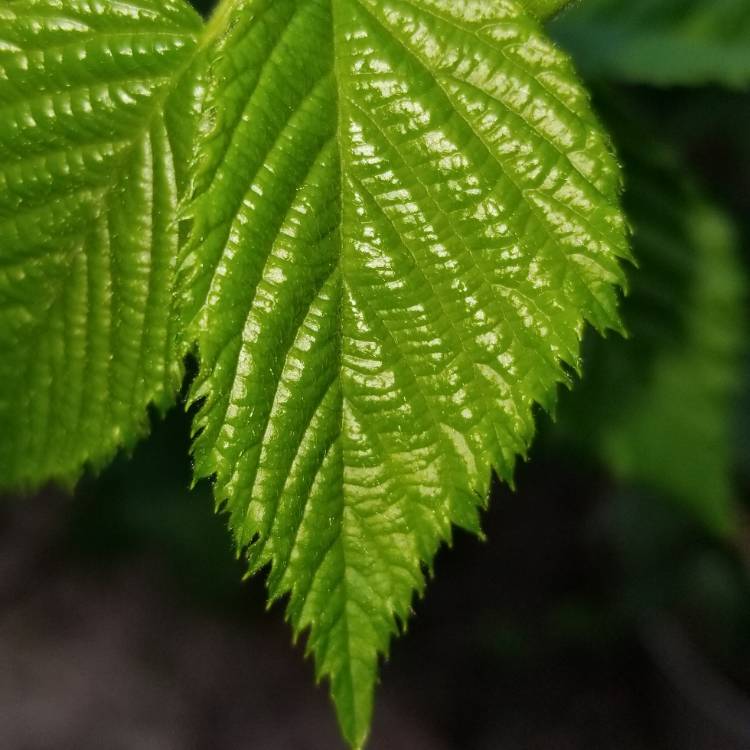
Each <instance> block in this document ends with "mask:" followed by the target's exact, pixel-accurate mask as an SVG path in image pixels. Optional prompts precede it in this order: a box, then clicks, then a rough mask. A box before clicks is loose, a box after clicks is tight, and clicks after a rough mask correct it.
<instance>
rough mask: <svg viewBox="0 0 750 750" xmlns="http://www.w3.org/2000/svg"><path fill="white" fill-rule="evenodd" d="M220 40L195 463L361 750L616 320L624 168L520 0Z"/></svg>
mask: <svg viewBox="0 0 750 750" xmlns="http://www.w3.org/2000/svg"><path fill="white" fill-rule="evenodd" d="M212 31H213V35H214V38H215V40H216V41H215V42H213V43H211V44H209V45H208V48H207V56H208V57H209V58H210V65H209V71H210V72H209V76H208V79H207V80H208V85H207V88H206V98H205V102H204V106H205V112H204V118H203V125H202V136H201V138H200V140H199V143H198V149H197V152H196V160H195V166H194V174H193V192H192V200H191V202H190V204H189V205H188V206H187V207H186V209H185V216H186V217H190V218H192V221H193V227H192V236H191V239H190V241H189V243H188V244H187V246H186V248H185V250H184V252H183V254H182V259H181V268H180V273H179V289H180V298H181V313H180V314H181V317H182V321H183V322H182V325H183V327H184V329H185V332H186V341H187V342H188V343H189V344H192V343H193V342H195V343H196V344H197V353H198V356H199V359H200V372H199V375H198V377H197V380H196V382H195V384H194V386H193V389H192V401H193V402H202V406H201V408H200V411H199V412H198V414H197V417H196V423H195V430H196V435H197V437H196V440H195V447H194V455H195V471H196V475H197V476H198V477H208V476H215V477H216V484H215V493H216V498H217V501H218V502H219V504H221V505H225V506H226V508H227V509H228V511H229V513H230V525H231V528H232V530H233V532H234V535H235V538H236V543H237V545H238V547H239V548H241V549H245V550H246V552H247V556H248V559H249V564H250V570H251V571H253V572H254V571H257V570H259V569H260V568H262V567H264V566H266V565H268V564H270V574H269V579H268V585H269V591H270V597H271V599H272V600H273V599H276V598H278V597H281V596H282V595H284V594H288V595H289V603H288V615H289V618H290V620H291V622H292V623H293V625H294V628H295V630H296V631H297V632H300V631H302V630H305V629H309V640H308V646H309V649H310V650H311V651H312V652H313V653H314V655H315V659H316V663H317V671H318V674H319V675H321V676H323V675H326V676H329V677H330V679H331V683H332V693H333V696H334V699H335V702H336V705H337V709H338V715H339V719H340V723H341V726H342V729H343V732H344V734H345V736H346V737H347V739H348V740H349V741H350V742H351V743H352V744H353V745H355V746H360V745H361V744H362V742H363V741H364V738H365V736H366V734H367V731H368V728H369V723H370V716H371V711H372V695H373V685H374V683H375V680H376V671H377V661H378V654H379V653H384V652H386V651H387V649H388V643H389V639H390V637H391V635H392V633H393V632H394V631H395V630H396V629H397V626H398V624H399V623H403V622H404V621H405V620H406V618H407V617H408V615H409V611H410V604H411V600H412V596H413V594H414V592H415V591H418V592H421V591H422V589H423V586H424V579H423V570H424V566H426V565H429V564H430V562H431V560H432V558H433V556H434V554H435V552H436V550H437V548H438V546H439V544H440V543H441V541H443V540H449V539H450V537H451V528H452V525H454V524H455V525H458V526H460V527H463V528H466V529H470V530H473V531H477V530H478V529H479V518H478V515H479V508H481V507H482V506H483V505H484V504H485V502H486V498H487V493H488V487H489V481H490V473H491V470H492V468H493V467H494V468H495V469H496V470H497V471H498V472H499V474H500V475H501V476H502V477H503V478H504V479H506V480H510V478H511V475H512V471H513V465H514V462H515V457H516V456H517V454H523V453H524V452H525V451H526V448H527V446H528V444H529V441H530V440H531V437H532V433H533V431H534V420H533V408H534V405H535V404H536V403H541V404H545V405H549V404H550V403H551V402H552V401H553V400H554V398H555V389H556V385H557V383H558V382H560V381H561V380H563V379H564V378H565V367H564V363H565V364H567V365H569V366H573V367H576V366H577V363H578V356H579V340H580V336H581V333H582V328H583V323H584V321H586V320H588V321H590V322H591V323H593V324H594V325H595V326H596V327H597V328H598V329H600V330H604V329H606V328H607V327H616V326H617V325H618V318H617V313H616V301H617V300H616V298H617V285H619V284H621V283H622V281H623V274H622V270H621V267H620V263H619V261H618V258H620V257H624V256H626V255H627V242H626V238H625V231H624V222H623V219H622V216H621V214H620V211H619V208H618V205H617V193H618V188H619V179H620V178H619V170H618V166H617V164H616V162H615V160H614V159H613V157H612V154H611V152H610V148H609V143H608V140H607V138H606V136H605V135H604V134H603V132H602V130H601V128H600V127H599V125H598V123H597V121H596V119H595V118H594V117H593V115H592V113H591V111H590V109H589V104H588V98H587V96H586V94H585V92H584V91H583V89H582V88H581V86H580V85H579V84H578V82H577V79H576V77H575V75H574V73H573V70H572V68H571V65H570V63H569V62H568V60H567V59H566V57H565V56H564V55H563V54H561V53H560V52H559V51H558V50H556V49H555V48H554V47H553V46H552V44H551V43H550V42H549V41H548V40H547V39H546V38H545V36H544V35H543V33H542V32H541V31H540V29H539V27H538V24H537V21H536V20H535V19H534V18H533V17H532V16H531V15H530V14H529V13H528V12H527V11H525V10H524V8H523V6H521V5H520V4H519V3H518V2H516V0H499V2H493V3H482V2H468V3H456V2H453V0H389V2H387V3H383V2H380V1H379V0H235V1H234V2H229V3H226V4H225V5H224V6H223V7H222V8H220V10H219V12H218V14H217V16H216V17H215V19H214V20H213V21H212Z"/></svg>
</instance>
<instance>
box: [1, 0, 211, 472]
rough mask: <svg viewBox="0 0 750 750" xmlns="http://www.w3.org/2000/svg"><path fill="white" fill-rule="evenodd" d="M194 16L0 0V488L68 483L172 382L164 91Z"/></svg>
mask: <svg viewBox="0 0 750 750" xmlns="http://www.w3.org/2000/svg"><path fill="white" fill-rule="evenodd" d="M200 23H201V22H200V19H199V18H198V16H197V15H196V14H195V13H194V12H193V11H192V10H191V9H190V7H189V6H188V5H186V4H185V3H183V2H182V1H181V0H167V1H165V0H138V2H107V3H91V2H84V1H83V0H66V2H64V3H61V2H58V1H57V0H11V1H10V2H8V1H7V0H6V2H3V3H2V5H0V112H1V114H0V351H2V357H0V383H2V388H1V389H0V425H2V429H0V467H2V484H3V485H5V486H28V485H35V484H39V483H41V482H43V481H45V480H47V479H56V480H59V481H62V482H65V483H70V482H72V481H73V480H75V478H76V477H77V476H78V474H79V473H80V470H81V468H82V466H83V465H84V463H86V462H90V463H92V464H94V465H96V466H98V465H101V464H102V463H103V462H104V461H105V460H106V459H108V458H109V457H110V456H111V455H112V453H113V452H114V450H115V449H116V448H117V446H119V445H121V444H123V443H125V444H130V443H132V442H133V440H134V439H135V437H136V436H138V435H139V434H140V433H141V432H142V431H143V430H144V429H145V426H146V423H147V415H146V407H147V405H148V404H149V403H152V402H153V403H155V404H157V405H158V406H159V407H162V408H163V407H165V406H166V405H168V404H169V403H171V401H172V399H173V397H174V393H175V391H176V390H177V388H178V387H179V383H180V377H181V368H180V364H179V357H178V356H177V352H176V349H175V348H174V344H173V340H174V330H173V326H172V324H171V322H170V319H169V315H168V311H169V305H170V298H171V292H172V281H173V276H174V265H175V260H176V257H177V244H178V242H177V241H178V238H177V233H176V229H175V224H174V221H173V218H174V210H175V207H176V202H177V197H178V190H179V186H178V182H179V180H180V174H181V172H182V173H184V169H182V170H181V168H180V166H179V163H180V162H181V161H183V162H185V161H186V160H187V154H188V153H189V143H188V142H186V141H189V138H187V137H186V136H187V130H188V122H189V117H188V115H189V109H188V108H187V106H186V105H187V104H188V103H189V101H190V98H191V97H190V90H189V89H188V90H186V91H182V92H180V95H179V96H176V95H175V91H176V88H177V87H178V83H177V75H178V73H179V71H180V70H181V68H182V67H183V66H184V65H185V63H186V60H187V59H188V58H189V57H190V55H191V51H192V49H193V48H194V46H195V36H196V32H198V31H199V30H200Z"/></svg>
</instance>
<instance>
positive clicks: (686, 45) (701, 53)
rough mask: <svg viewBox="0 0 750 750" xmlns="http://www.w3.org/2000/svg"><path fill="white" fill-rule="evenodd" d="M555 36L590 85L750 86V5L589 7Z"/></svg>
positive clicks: (563, 20)
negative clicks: (602, 80)
mask: <svg viewBox="0 0 750 750" xmlns="http://www.w3.org/2000/svg"><path fill="white" fill-rule="evenodd" d="M550 29H551V33H552V35H553V36H554V38H555V39H557V40H558V41H559V42H560V44H562V45H563V47H565V48H566V49H567V50H569V51H570V52H571V54H572V55H573V57H574V59H575V61H576V63H577V64H579V65H580V66H581V67H582V69H583V70H584V72H585V73H586V74H587V75H588V76H590V77H592V78H608V79H617V80H622V81H628V82H630V83H649V84H657V85H663V86H674V85H693V86H695V85H701V84H708V83H719V84H723V85H726V86H734V87H747V86H748V84H750V44H748V39H750V3H748V2H747V0H658V1H656V2H655V0H628V1H627V2H623V1H622V0H585V2H581V3H579V4H577V5H576V6H575V7H573V8H571V9H570V10H569V11H567V12H565V13H564V14H563V15H561V16H560V18H559V19H557V20H556V21H555V22H554V23H553V24H552V25H551V27H550Z"/></svg>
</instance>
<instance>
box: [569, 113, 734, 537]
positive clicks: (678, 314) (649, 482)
mask: <svg viewBox="0 0 750 750" xmlns="http://www.w3.org/2000/svg"><path fill="white" fill-rule="evenodd" d="M611 120H612V122H619V123H621V124H622V123H623V122H626V121H627V120H626V119H625V118H624V117H623V116H622V115H621V114H620V113H617V114H616V115H615V116H614V117H612V118H611ZM615 132H621V133H622V134H623V140H622V143H620V144H619V145H620V148H621V154H622V155H624V156H625V166H626V173H627V185H628V189H627V192H626V196H625V207H626V210H627V213H628V217H629V219H630V221H631V223H632V224H633V228H634V238H633V239H634V246H635V255H636V257H637V258H638V262H639V265H640V268H639V271H638V273H636V274H634V276H633V282H632V289H631V294H630V296H629V298H628V300H627V302H626V303H625V305H624V306H623V315H624V318H625V324H626V326H627V328H628V331H629V333H630V334H631V338H630V340H627V341H625V340H623V341H612V342H607V343H606V345H603V342H600V341H595V340H591V341H590V342H587V343H589V344H590V346H589V347H587V355H586V359H585V362H586V366H585V377H584V380H583V383H582V384H581V386H580V387H578V388H576V389H575V390H574V391H573V392H572V393H571V394H566V396H565V397H564V398H562V399H561V404H560V419H559V421H558V425H557V430H558V432H559V433H560V434H561V435H563V436H564V437H565V438H567V439H568V440H570V441H572V442H573V443H574V444H575V445H577V446H578V447H579V448H582V449H583V450H585V451H586V452H587V453H588V454H590V455H592V456H594V457H597V458H599V459H600V460H601V461H602V462H603V463H604V464H605V465H606V466H608V467H609V468H610V470H612V471H613V473H614V474H615V475H616V476H617V477H618V478H619V479H621V480H624V481H627V482H631V483H636V484H642V485H646V486H649V487H651V488H653V489H657V490H659V491H661V492H663V493H665V494H666V495H668V496H669V497H671V498H673V499H674V500H675V501H677V502H680V503H682V504H683V505H684V507H685V508H686V509H687V510H688V511H689V512H690V513H691V514H692V515H693V516H694V517H695V518H696V519H697V520H699V521H701V522H702V523H703V524H704V525H705V526H706V527H707V528H709V529H710V530H711V531H713V532H717V533H720V534H726V533H731V532H732V531H733V530H734V529H736V523H735V520H736V519H735V516H734V510H735V509H734V505H733V500H734V497H733V490H732V472H733V455H734V451H733V431H732V424H733V415H734V411H735V404H736V401H737V396H738V391H739V388H740V385H741V382H742V361H743V360H742V353H743V350H744V347H745V336H746V330H745V326H744V304H745V295H746V279H745V277H744V271H743V268H742V264H741V261H740V259H739V257H738V252H737V236H736V232H735V229H734V227H733V225H732V222H731V220H730V219H729V218H728V217H727V216H726V215H725V214H724V213H722V212H721V211H720V210H719V209H718V208H717V207H715V206H714V205H712V204H711V203H710V202H709V201H707V200H706V199H705V198H704V197H702V196H701V195H700V193H699V192H698V191H697V190H696V189H695V187H694V186H693V185H692V183H691V182H690V179H689V178H688V177H687V176H686V173H685V170H684V169H683V168H680V166H679V165H678V164H677V163H676V160H675V159H674V158H673V157H672V155H671V153H669V152H665V151H664V150H660V149H659V147H657V146H655V145H654V144H653V143H651V142H650V140H649V138H647V137H645V136H644V137H641V138H639V139H638V141H637V142H636V141H635V139H634V137H633V132H634V129H631V130H630V131H628V130H627V129H625V128H622V127H618V128H616V129H615ZM644 143H647V144H649V146H648V148H647V149H645V150H644Z"/></svg>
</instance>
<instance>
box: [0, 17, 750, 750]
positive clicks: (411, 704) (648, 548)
mask: <svg viewBox="0 0 750 750" xmlns="http://www.w3.org/2000/svg"><path fill="white" fill-rule="evenodd" d="M206 5H209V3H207V4H206ZM628 93H629V95H631V96H633V97H636V98H638V100H639V101H640V102H641V104H642V105H643V106H644V107H646V108H648V109H650V111H651V112H652V113H653V114H654V116H655V117H656V118H657V120H658V121H659V122H660V123H661V127H662V128H663V135H664V137H665V138H666V139H668V140H670V141H672V142H673V143H677V144H678V145H679V146H680V147H681V149H682V150H683V152H684V153H685V154H686V155H687V157H688V158H689V160H690V161H691V163H692V164H693V166H694V167H695V168H696V170H697V172H698V173H699V174H700V175H701V176H702V178H703V180H704V182H705V184H706V185H707V186H708V190H709V191H710V192H711V193H712V194H714V195H715V196H717V197H719V198H720V199H721V200H722V201H723V202H724V204H725V205H728V206H729V207H730V208H731V210H732V211H733V213H734V214H735V216H736V217H737V219H738V221H739V222H740V225H741V227H742V229H743V231H744V232H745V240H748V239H750V233H749V232H748V230H749V229H750V222H748V217H750V138H748V133H750V97H748V96H747V95H741V94H737V93H727V92H723V91H718V90H713V89H704V90H699V91H689V92H688V91H659V92H655V91H650V90H646V89H643V90H638V89H632V90H630V91H629V92H628ZM745 246H746V247H748V246H750V243H748V242H747V241H746V242H745ZM748 372H749V373H750V366H749V367H748ZM745 385H746V388H745V393H746V406H747V405H750V378H748V379H747V380H746V384H745ZM749 411H750V410H749V409H747V408H744V409H738V427H737V441H736V442H737V446H738V456H739V458H738V467H739V468H738V476H737V482H738V485H739V486H740V488H741V489H740V494H741V495H742V496H743V497H744V498H745V503H746V505H745V511H747V508H748V507H750V503H749V502H748V498H750V461H748V460H747V457H748V456H749V455H750V424H749V421H750V420H748V418H747V414H748V412H749ZM541 422H542V423H543V432H545V431H547V430H548V428H549V426H548V424H547V420H546V419H544V418H542V419H541ZM188 432H189V419H188V417H187V416H186V415H185V414H183V413H182V412H181V410H180V409H176V410H175V411H174V412H173V413H171V414H170V415H168V417H167V419H166V420H160V419H154V431H153V434H152V436H151V437H150V438H149V439H148V440H147V441H145V442H144V443H143V444H141V445H140V446H138V447H137V448H136V450H135V452H134V454H133V456H132V457H128V456H121V457H120V458H119V459H118V460H117V461H116V462H115V464H114V465H113V466H112V467H111V468H110V469H108V470H107V471H106V472H105V473H104V474H103V475H102V476H101V477H99V478H93V477H87V478H86V479H84V480H83V481H82V483H81V484H80V486H79V487H78V489H77V491H76V492H75V494H74V495H73V496H72V497H71V496H69V495H66V494H65V493H62V492H60V491H57V490H55V489H48V490H46V491H44V492H43V493H41V494H39V495H38V496H37V497H33V498H5V499H4V500H2V502H0V750H172V749H174V750H178V749H179V750H204V749H205V750H208V749H211V750H229V749H230V748H231V749H232V750H244V749H253V750H277V749H278V750H337V749H339V748H343V745H342V743H341V741H340V739H339V735H338V731H337V728H336V726H335V720H334V714H333V711H332V709H331V707H330V705H329V702H328V697H327V692H326V687H325V685H322V686H318V687H315V684H314V675H313V667H312V664H311V662H310V660H306V659H305V658H304V644H303V643H300V644H297V646H296V647H295V646H292V644H291V638H290V630H289V628H288V626H287V625H286V623H285V622H284V620H283V607H281V606H276V607H274V608H272V609H271V611H270V612H267V611H266V608H265V603H264V587H263V581H262V578H260V577H259V578H255V579H253V580H251V581H246V582H242V580H241V579H242V574H243V568H242V564H241V563H240V562H239V561H237V560H236V559H235V558H234V556H233V554H232V552H231V549H230V540H229V536H228V534H227V532H226V529H225V522H224V519H223V518H221V517H219V516H216V515H215V514H214V513H213V504H212V500H211V494H210V487H209V486H208V485H206V484H203V485H200V486H199V487H198V488H197V489H196V490H195V491H193V492H188V490H187V487H188V484H189V481H190V479H189V478H190V462H189V459H188V457H187V455H188V443H189V440H188ZM745 517H747V516H745ZM484 529H485V532H486V537H487V540H486V541H484V542H483V541H479V540H477V539H476V538H473V537H470V536H468V535H465V534H462V533H458V534H457V535H456V539H455V542H454V545H453V548H452V549H450V550H449V549H444V550H443V551H442V552H441V553H440V555H439V557H438V559H437V562H436V565H435V580H434V581H432V582H431V584H430V585H429V586H428V589H427V594H426V598H425V599H424V600H422V601H419V602H416V603H415V607H414V609H415V616H414V617H413V618H412V620H411V622H410V623H409V631H408V633H406V634H405V635H404V636H402V637H401V638H399V639H397V640H396V641H395V642H394V644H393V648H392V652H391V655H390V658H389V661H388V662H387V663H386V664H385V665H384V667H383V669H382V684H381V686H380V689H379V692H378V700H377V708H376V718H375V726H374V731H373V738H372V742H371V745H370V747H371V748H372V749H373V750H537V749H539V750H588V749H589V748H590V749H591V750H662V749H664V748H667V749H671V748H675V750H690V749H691V748H692V749H693V750H735V749H736V748H750V708H749V707H750V703H748V702H747V701H748V700H749V699H748V698H747V697H746V696H747V695H749V694H750V583H748V581H750V577H749V576H748V560H750V543H748V534H747V533H746V530H742V529H740V530H738V534H737V538H736V539H735V540H734V542H733V543H732V544H728V543H726V542H721V541H719V540H716V539H714V538H712V537H711V536H710V535H708V534H707V532H706V531H704V530H703V529H702V528H701V527H699V526H696V525H694V524H693V523H692V522H691V521H690V520H689V519H687V518H685V517H684V516H683V515H682V514H681V513H680V511H679V509H677V508H676V507H672V506H671V505H670V504H669V503H667V502H666V501H664V500H663V499H662V498H657V497H653V496H651V495H650V494H649V493H648V492H646V491H643V490H638V489H635V488H627V489H626V488H621V487H619V488H618V487H615V486H614V485H613V483H612V482H611V481H610V479H609V478H608V477H607V476H606V475H603V474H602V473H601V472H599V471H597V470H595V469H593V468H591V467H588V466H584V465H580V464H578V463H577V462H576V461H574V460H572V459H570V458H569V457H566V455H565V453H564V452H561V451H560V450H558V449H556V448H555V447H554V442H553V441H550V440H546V439H544V438H543V439H542V440H541V441H540V443H539V447H537V449H535V451H534V455H532V459H531V461H530V462H529V463H528V464H526V465H523V466H521V467H519V471H518V477H517V490H516V491H515V492H511V491H510V490H509V489H507V488H504V487H500V486H497V487H495V489H494V491H493V498H492V502H491V504H490V509H489V511H488V512H487V513H486V515H485V521H484Z"/></svg>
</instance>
